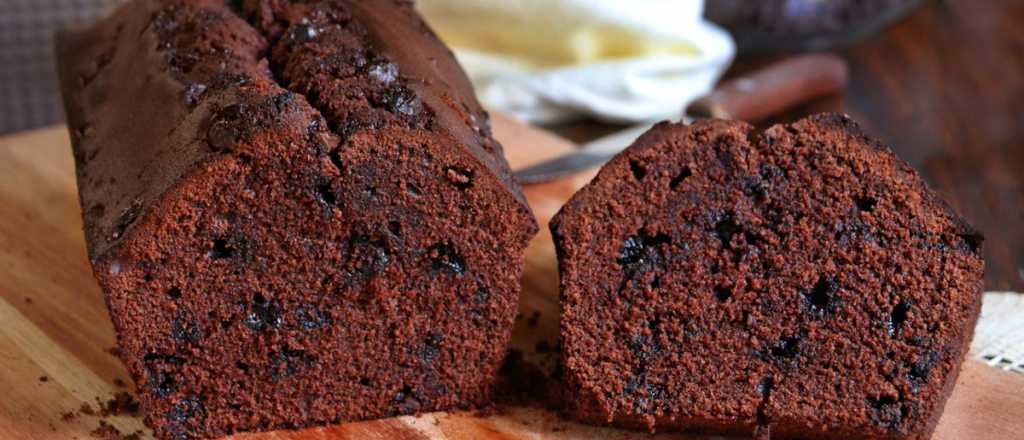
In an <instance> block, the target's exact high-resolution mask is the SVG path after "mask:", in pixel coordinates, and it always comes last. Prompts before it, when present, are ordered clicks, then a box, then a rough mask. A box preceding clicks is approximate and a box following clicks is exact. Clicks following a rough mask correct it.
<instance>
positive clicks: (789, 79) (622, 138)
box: [515, 54, 849, 184]
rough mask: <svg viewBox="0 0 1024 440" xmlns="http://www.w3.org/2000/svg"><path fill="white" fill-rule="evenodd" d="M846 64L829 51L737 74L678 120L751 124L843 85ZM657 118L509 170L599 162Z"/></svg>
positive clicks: (538, 173)
mask: <svg viewBox="0 0 1024 440" xmlns="http://www.w3.org/2000/svg"><path fill="white" fill-rule="evenodd" d="M848 78H849V67H848V66H847V64H846V61H844V60H843V59H842V58H840V57H838V56H836V55H833V54H805V55H798V56H795V57H792V58H789V59H786V60H783V61H780V62H778V63H775V64H772V65H769V66H767V67H764V68H762V69H759V70H757V71H755V72H753V73H751V74H749V75H744V76H740V77H738V78H736V79H732V80H730V81H727V82H725V83H723V84H722V85H720V86H719V87H718V88H716V89H715V90H714V91H712V92H711V93H709V94H707V95H705V96H704V97H701V98H699V99H697V100H695V101H694V102H693V103H692V104H690V105H689V106H687V107H686V109H685V110H684V112H683V116H682V122H683V123H686V124H689V123H691V122H693V119H694V118H722V119H738V120H745V121H748V122H757V121H760V120H763V119H764V118H766V117H769V116H772V115H773V114H776V113H778V112H780V111H782V110H785V109H788V108H791V107H793V106H794V105H797V104H801V103H804V102H806V101H809V100H811V99H814V98H817V97H820V96H823V95H827V94H830V93H835V92H837V91H841V90H843V89H845V88H846V84H847V82H848ZM655 123H657V121H649V122H644V123H641V124H638V125H635V126H632V127H629V128H626V129H624V130H622V131H618V132H615V133H612V134H610V135H607V136H604V137H601V138H598V139H596V140H593V141H590V142H587V143H585V144H583V145H582V146H580V148H578V149H577V150H576V151H574V152H572V153H568V154H565V155H562V156H559V157H556V158H554V159H550V160H547V161H544V162H541V163H538V164H535V165H530V166H527V167H525V168H523V169H520V170H518V171H516V172H515V175H516V178H518V179H519V182H520V183H523V184H534V183H543V182H547V181H551V180H554V179H558V178H560V177H565V176H568V175H571V174H574V173H576V172H579V171H583V170H586V169H589V168H593V167H596V166H599V165H601V164H603V163H605V162H607V161H609V160H611V158H613V157H615V155H616V154H618V153H619V152H621V151H622V150H624V149H626V147H628V146H629V145H630V144H632V143H633V141H635V140H636V138H637V137H639V136H640V135H641V134H643V133H644V132H646V131H647V130H648V129H650V128H651V127H652V126H653V125H654V124H655Z"/></svg>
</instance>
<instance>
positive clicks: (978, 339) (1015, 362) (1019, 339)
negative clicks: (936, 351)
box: [971, 292, 1024, 374]
mask: <svg viewBox="0 0 1024 440" xmlns="http://www.w3.org/2000/svg"><path fill="white" fill-rule="evenodd" d="M971 356H972V357H974V358H976V359H978V360H981V361H982V362H985V363H986V364H989V365H991V366H993V367H997V368H1002V369H1004V370H1007V371H1014V372H1017V373H1022V374H1024V294H1021V293H1015V292H987V293H985V300H984V303H983V304H982V306H981V318H980V319H978V326H977V327H976V328H975V331H974V342H973V343H972V344H971Z"/></svg>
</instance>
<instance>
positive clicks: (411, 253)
mask: <svg viewBox="0 0 1024 440" xmlns="http://www.w3.org/2000/svg"><path fill="white" fill-rule="evenodd" d="M229 4H231V5H233V6H228V5H229ZM57 53H58V59H59V73H60V78H61V85H62V89H63V93H64V98H65V104H66V108H67V116H68V125H69V129H70V131H71V135H72V144H73V149H74V154H75V159H76V171H77V176H78V182H79V195H80V199H81V204H82V208H83V219H84V226H85V235H86V243H87V245H88V251H89V257H90V259H91V261H92V264H93V267H94V270H95V273H96V277H97V279H98V281H99V283H100V285H101V287H102V288H103V290H104V292H105V298H106V301H107V305H108V308H109V310H110V314H111V318H112V320H113V323H114V327H115V330H116V332H117V336H118V346H119V349H120V350H119V351H120V355H121V358H122V360H123V361H124V362H125V364H126V365H127V367H128V370H129V371H130V372H131V374H132V376H133V378H134V380H135V383H136V385H137V388H138V390H139V400H140V403H141V406H142V409H143V411H144V413H145V415H146V423H147V424H148V425H149V426H151V427H153V429H154V431H155V433H156V435H157V436H158V437H160V438H168V439H169V438H205V437H215V436H220V435H224V434H228V433H231V432H237V431H246V430H266V429H273V428H287V427H302V426H308V425H312V424H322V423H327V422H334V421H350V420H362V419H370V418H379V417H387V416H392V415H400V414H412V413H417V412H421V411H423V412H426V411H434V410H444V409H450V408H464V407H471V406H474V405H477V404H480V403H481V402H483V401H485V400H486V399H487V397H488V393H489V391H490V387H491V383H492V380H493V376H494V373H495V371H496V369H497V367H498V364H499V363H500V361H501V359H502V357H503V355H504V353H505V350H506V343H507V340H508V337H509V332H510V329H511V325H512V322H513V319H514V314H515V310H516V303H517V300H518V295H519V277H520V274H521V270H522V264H523V251H524V249H525V247H526V244H527V242H528V241H529V239H530V237H532V235H533V234H535V233H536V228H537V226H536V222H535V220H534V219H533V216H532V214H531V213H530V210H529V208H528V206H527V205H526V203H525V200H524V198H523V196H522V193H521V190H520V188H519V187H518V185H517V184H516V183H515V182H514V180H513V179H512V178H511V174H510V172H509V169H508V164H507V163H506V162H505V159H504V157H503V155H502V151H501V147H500V145H499V144H498V143H497V142H495V141H494V140H493V139H492V138H491V136H490V131H489V127H488V122H487V121H488V119H487V115H486V113H485V112H484V111H483V110H482V109H481V107H480V106H479V104H478V103H477V102H476V100H475V98H474V96H473V94H472V91H471V89H470V88H469V85H468V82H467V80H466V78H465V75H464V74H463V73H462V71H461V70H460V68H459V67H458V65H457V64H456V63H455V61H454V59H453V58H452V56H451V54H450V53H449V52H448V51H447V49H446V48H445V47H444V46H443V45H442V44H441V43H440V42H439V41H438V40H437V39H436V38H435V37H434V36H433V34H432V33H431V32H430V31H429V29H428V28H427V27H426V25H425V24H424V23H423V22H422V21H421V20H420V19H419V17H418V16H417V15H416V13H415V12H414V11H413V10H412V8H411V5H410V4H408V3H406V2H395V1H384V0H381V1H359V2H356V1H351V2H350V1H309V2H294V3H293V2H289V1H281V0H265V1H242V2H225V1H223V0H137V1H134V2H131V3H129V4H127V5H125V6H124V7H122V8H121V9H119V10H118V11H117V12H116V13H115V14H114V15H113V16H112V17H110V18H108V19H107V20H105V21H103V22H101V23H100V24H98V25H96V26H94V27H92V28H90V29H87V30H79V31H72V32H67V33H63V34H61V35H60V36H59V38H58V47H57Z"/></svg>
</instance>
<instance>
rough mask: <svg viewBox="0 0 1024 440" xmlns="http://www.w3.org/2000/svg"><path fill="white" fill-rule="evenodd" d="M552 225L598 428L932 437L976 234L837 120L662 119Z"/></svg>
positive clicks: (575, 378)
mask: <svg viewBox="0 0 1024 440" xmlns="http://www.w3.org/2000/svg"><path fill="white" fill-rule="evenodd" d="M551 230H552V233H553V235H554V239H555V243H556V246H557V251H558V258H559V268H560V275H561V289H562V297H561V301H562V303H561V304H562V311H561V337H562V344H563V345H562V356H563V361H564V364H565V377H566V383H567V385H566V387H567V393H568V396H567V398H566V399H565V401H566V402H569V407H568V408H567V411H568V412H569V414H571V415H572V416H573V417H576V418H578V419H580V420H583V421H586V422H590V423H599V424H604V423H612V424H615V425H619V426H625V427H634V428H648V429H651V430H688V431H701V432H710V433H725V434H739V435H750V434H755V435H756V436H757V437H759V438H769V436H770V437H771V438H776V439H780V438H782V439H784V438H830V439H854V438H856V439H866V438H871V439H927V438H929V435H930V433H931V432H932V430H933V429H934V427H935V424H936V422H937V420H938V418H939V415H940V414H941V413H942V409H943V406H944V404H945V401H946V399H947V397H948V396H949V394H950V392H951V390H952V387H953V384H954V382H955V379H956V377H957V374H958V372H959V367H960V364H961V362H962V361H963V359H964V355H965V352H966V351H967V348H968V345H969V341H970V339H971V335H972V333H973V329H974V323H975V321H976V319H977V317H978V313H979V308H980V300H981V289H982V274H983V271H984V263H983V261H982V259H981V257H980V255H981V249H980V247H981V244H982V237H981V236H980V235H979V234H978V233H977V232H976V231H975V230H974V229H972V228H971V227H970V226H969V225H968V224H967V223H965V222H964V221H963V220H961V219H960V218H959V217H957V215H956V214H955V213H954V212H953V211H952V210H951V209H950V208H949V207H948V205H946V203H945V202H943V201H942V200H941V199H939V197H938V196H936V194H935V193H934V192H933V191H931V190H930V189H929V188H928V187H927V186H926V185H925V183H924V182H923V181H922V179H921V178H920V177H919V176H918V175H917V174H916V173H915V172H914V170H913V169H912V168H911V167H910V166H908V165H907V164H906V163H904V162H903V161H901V160H900V159H898V158H897V157H896V156H895V155H894V154H893V153H892V152H891V151H890V150H888V149H887V148H886V147H884V146H882V145H881V144H879V143H878V142H876V141H874V140H871V139H869V138H867V137H865V136H864V135H863V134H862V132H861V131H860V129H859V128H858V127H857V126H856V125H855V124H854V123H853V122H852V121H850V120H849V119H848V118H846V117H845V116H841V115H836V114H827V115H819V116H814V117H811V118H808V119H804V120H801V121H799V122H796V123H794V124H792V125H779V126H774V127H772V128H770V129H768V130H767V131H765V132H763V133H755V132H754V131H753V130H752V127H751V126H749V125H747V124H745V123H742V122H732V121H721V120H708V121H700V122H697V123H694V124H693V125H689V126H687V125H682V124H670V123H661V124H659V125H657V126H656V127H654V128H653V129H652V130H650V131H649V132H648V133H646V134H645V135H643V136H642V137H640V139H639V140H637V142H636V143H635V144H634V145H633V146H631V147H630V148H629V149H628V150H626V151H625V152H623V153H622V154H620V155H619V156H618V157H616V158H615V159H613V160H612V161H611V162H609V163H608V164H607V165H606V166H605V167H604V168H603V169H602V170H601V171H600V173H599V174H598V175H597V177H596V178H595V179H594V180H593V181H592V182H591V183H590V184H589V185H588V186H586V187H585V188H584V189H582V190H581V191H580V192H578V193H577V194H576V195H575V196H574V197H573V198H572V200H571V201H570V202H569V203H568V204H567V205H565V206H564V207H563V208H562V210H561V212H560V213H559V214H558V215H557V216H556V217H555V219H554V220H553V221H552V223H551Z"/></svg>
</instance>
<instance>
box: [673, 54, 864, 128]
mask: <svg viewBox="0 0 1024 440" xmlns="http://www.w3.org/2000/svg"><path fill="white" fill-rule="evenodd" d="M848 80H849V67H848V66H847V64H846V61H845V60H843V59H842V58H840V57H838V56H836V55H833V54H829V53H816V54H805V55H797V56H794V57H792V58H788V59H786V60H783V61H780V62H778V63H774V64H771V65H769V66H767V67H764V68H761V69H758V70H756V71H754V72H753V73H750V74H748V75H743V76H740V77H738V78H734V79H731V80H729V81H727V82H725V83H724V84H722V85H720V86H719V87H717V88H716V89H715V90H714V91H712V92H711V93H709V94H707V95H704V96H703V97H701V98H698V99H697V100H696V101H694V102H693V103H691V104H690V105H689V106H687V108H686V115H687V116H694V117H705V118H722V119H736V120H741V121H748V122H757V121H760V120H762V119H764V118H767V117H769V116H772V115H775V114H778V113H779V112H781V111H782V110H785V109H788V108H790V107H793V106H795V105H797V104H802V103H804V102H807V101H809V100H811V99H814V98H817V97H819V96H823V95H827V94H830V93H834V92H838V91H840V90H843V89H845V88H846V84H847V81H848Z"/></svg>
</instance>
